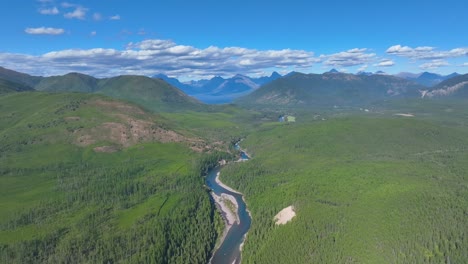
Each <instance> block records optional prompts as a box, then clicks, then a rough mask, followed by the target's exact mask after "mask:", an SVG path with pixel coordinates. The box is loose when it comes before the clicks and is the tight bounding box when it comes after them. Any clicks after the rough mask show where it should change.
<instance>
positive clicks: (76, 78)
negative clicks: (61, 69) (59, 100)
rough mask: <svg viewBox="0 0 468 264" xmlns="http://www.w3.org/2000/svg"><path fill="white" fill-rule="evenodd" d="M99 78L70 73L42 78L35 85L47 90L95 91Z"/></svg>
mask: <svg viewBox="0 0 468 264" xmlns="http://www.w3.org/2000/svg"><path fill="white" fill-rule="evenodd" d="M98 82H99V79H96V78H94V77H92V76H89V75H85V74H81V73H76V72H72V73H68V74H65V75H61V76H51V77H45V78H42V79H41V81H40V82H39V83H38V84H37V85H36V86H35V87H34V88H35V89H36V90H38V91H47V92H82V93H93V92H95V91H97V90H98Z"/></svg>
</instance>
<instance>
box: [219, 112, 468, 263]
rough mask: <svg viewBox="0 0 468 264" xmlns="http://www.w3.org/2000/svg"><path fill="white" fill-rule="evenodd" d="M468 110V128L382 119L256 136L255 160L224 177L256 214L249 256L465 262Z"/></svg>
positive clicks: (269, 129)
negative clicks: (278, 220)
mask: <svg viewBox="0 0 468 264" xmlns="http://www.w3.org/2000/svg"><path fill="white" fill-rule="evenodd" d="M466 109H467V108H466V107H465V108H464V109H463V110H464V111H465V112H464V114H460V115H462V119H461V120H463V121H464V123H465V127H464V128H463V129H460V128H452V127H447V125H446V124H444V125H438V124H436V123H433V122H430V121H421V120H418V119H417V117H411V118H408V117H387V118H382V115H376V116H373V117H372V118H362V117H347V118H335V119H331V120H326V121H320V122H319V121H317V122H314V123H296V124H288V125H281V124H280V123H277V124H276V125H269V126H264V127H263V129H262V130H261V131H258V132H255V133H252V134H250V135H248V136H247V138H246V139H245V140H244V141H242V143H241V145H242V147H243V148H244V149H247V151H248V152H249V154H251V155H252V157H253V158H252V159H251V160H250V161H249V162H245V163H234V164H230V165H228V167H226V168H225V169H223V171H222V173H221V180H222V181H223V182H224V183H226V184H228V185H229V186H231V187H233V188H234V189H236V190H239V191H240V192H242V193H244V194H245V197H246V202H247V204H248V205H249V209H250V210H251V213H252V227H251V230H250V231H249V234H248V239H247V241H246V243H245V245H244V248H243V249H244V251H243V253H242V256H243V262H246V263H447V262H450V263H464V262H466V259H467V258H468V255H467V251H466V248H468V240H467V239H466V238H467V236H468V222H467V221H466V208H468V192H467V188H468V185H467V181H466V179H467V177H468V163H467V162H466V160H467V158H468V149H467V148H466V146H468V137H467V136H466V135H467V131H468V130H467V128H466V114H467V113H468V112H467V110H466ZM460 110H461V109H460ZM426 111H427V110H426ZM301 119H303V118H300V117H299V120H301ZM290 205H292V206H293V207H294V211H295V213H296V217H295V218H293V219H292V221H291V222H289V223H287V224H285V225H284V226H278V225H275V220H274V217H275V215H276V214H277V213H278V212H279V211H281V209H283V208H285V207H288V206H290Z"/></svg>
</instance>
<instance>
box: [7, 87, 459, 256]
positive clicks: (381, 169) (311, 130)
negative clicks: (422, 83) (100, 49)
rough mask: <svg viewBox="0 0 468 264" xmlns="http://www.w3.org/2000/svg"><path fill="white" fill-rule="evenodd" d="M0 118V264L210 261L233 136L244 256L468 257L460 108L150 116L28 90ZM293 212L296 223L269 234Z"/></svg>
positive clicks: (393, 106) (415, 104)
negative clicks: (246, 215)
mask: <svg viewBox="0 0 468 264" xmlns="http://www.w3.org/2000/svg"><path fill="white" fill-rule="evenodd" d="M377 107H380V109H378V108H377ZM447 109H448V110H450V111H448V110H447ZM453 109H456V110H453ZM0 110H1V111H0V141H1V144H0V180H1V185H0V194H1V196H0V210H1V214H0V262H2V263H207V262H208V261H209V259H210V257H211V255H212V253H213V250H214V249H215V246H216V243H217V242H219V237H220V235H221V233H222V232H223V228H224V223H223V220H222V218H221V216H220V214H219V213H218V212H217V211H216V209H215V206H214V205H213V204H212V202H211V201H210V196H209V190H208V188H207V187H206V186H205V182H204V181H205V179H204V177H203V176H204V175H205V174H206V173H207V172H208V170H209V169H211V168H213V167H214V166H216V165H217V164H218V161H219V160H221V159H227V160H234V159H236V158H237V155H238V153H237V151H236V150H235V149H233V148H232V146H233V144H234V142H237V141H238V140H239V139H240V138H244V140H243V141H242V142H241V146H242V148H243V149H245V150H246V151H247V152H248V153H249V154H250V155H251V156H252V157H253V158H252V159H251V160H250V161H249V162H239V163H237V162H229V163H228V165H226V166H225V167H224V168H223V169H222V172H221V179H222V181H223V182H225V183H226V184H228V185H229V186H231V187H233V188H235V189H237V190H239V191H241V192H242V193H243V194H244V197H245V199H246V203H247V205H248V208H249V210H250V212H251V213H252V226H251V229H250V230H249V232H248V236H247V240H246V242H245V245H244V247H243V252H242V261H243V263H464V262H466V260H467V259H468V251H467V250H466V248H468V234H467V231H468V222H467V221H466V216H467V214H468V211H467V208H468V185H467V177H468V174H467V172H468V163H467V162H466V160H468V147H467V146H468V137H467V136H466V135H467V133H468V123H467V122H466V117H468V111H467V110H466V104H465V102H462V101H460V102H458V103H457V102H455V101H453V102H452V101H450V102H448V103H447V104H444V103H437V102H433V101H428V102H421V101H417V100H413V101H411V100H410V101H404V100H402V101H398V102H391V103H390V102H385V103H382V104H381V105H380V106H375V108H374V109H373V110H372V111H371V112H369V113H363V111H361V110H359V109H333V110H330V109H328V110H323V109H315V110H304V109H301V110H300V111H299V110H296V111H295V110H294V109H287V110H285V109H283V110H281V109H269V110H265V109H264V110H260V109H256V110H246V109H241V108H238V107H236V106H234V105H227V106H222V107H215V108H212V109H210V110H209V111H205V112H195V111H187V112H166V113H158V114H154V113H152V112H148V111H147V110H144V109H142V108H139V107H138V106H136V105H133V104H130V103H125V102H122V101H117V100H113V99H110V98H106V97H104V96H101V95H89V94H78V93H63V94H62V93H57V94H48V93H42V92H33V93H30V92H25V93H17V94H6V95H2V96H0ZM402 111H405V112H411V113H413V114H414V115H406V116H402V115H396V114H398V113H400V112H402ZM285 114H286V115H293V116H294V117H295V120H296V122H294V123H292V122H277V121H276V120H277V117H278V116H279V115H285ZM290 205H292V206H294V210H295V212H296V217H295V218H293V219H292V221H291V222H289V223H287V224H285V225H281V226H277V225H275V223H274V220H273V218H274V216H275V215H276V214H277V213H278V212H279V211H280V210H281V209H283V208H285V207H288V206H290Z"/></svg>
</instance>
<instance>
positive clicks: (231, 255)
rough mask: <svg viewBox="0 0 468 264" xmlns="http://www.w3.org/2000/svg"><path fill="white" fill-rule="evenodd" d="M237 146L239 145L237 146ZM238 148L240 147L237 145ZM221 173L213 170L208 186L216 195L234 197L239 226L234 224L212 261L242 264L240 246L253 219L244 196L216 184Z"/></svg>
mask: <svg viewBox="0 0 468 264" xmlns="http://www.w3.org/2000/svg"><path fill="white" fill-rule="evenodd" d="M236 145H237V144H236ZM237 146H238V145H237ZM241 156H242V158H243V159H244V158H245V159H246V160H247V159H249V157H248V156H247V155H246V154H245V153H244V152H242V153H241ZM219 171H220V168H219V167H216V168H214V169H212V170H211V171H210V172H209V173H208V175H207V177H206V184H207V185H208V187H210V188H211V189H212V191H213V192H214V193H215V194H216V195H221V194H222V193H225V194H229V195H232V196H234V198H235V199H236V200H237V204H238V205H239V208H238V212H237V213H238V215H239V220H240V223H239V224H233V225H232V227H231V229H230V230H229V232H228V233H227V235H226V237H225V239H224V241H223V243H222V244H221V246H220V247H219V248H218V249H217V250H216V251H215V252H214V254H213V258H212V259H211V263H212V264H221V263H229V264H231V263H240V261H241V251H240V245H241V244H242V242H243V241H244V238H245V234H247V232H248V231H249V228H250V224H251V223H252V219H251V218H250V215H249V213H248V212H247V206H246V204H245V202H244V200H243V199H242V195H241V194H238V193H234V192H231V191H229V190H226V189H224V188H223V187H221V186H220V185H218V184H217V183H216V180H215V179H216V174H217V173H218V172H219Z"/></svg>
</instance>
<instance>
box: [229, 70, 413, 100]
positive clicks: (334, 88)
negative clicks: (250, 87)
mask: <svg viewBox="0 0 468 264" xmlns="http://www.w3.org/2000/svg"><path fill="white" fill-rule="evenodd" d="M420 88H421V86H419V85H417V84H414V83H413V82H410V81H407V80H404V79H401V78H397V77H394V76H389V75H370V76H366V75H352V74H344V73H324V74H302V73H295V74H291V75H289V76H287V77H283V78H281V79H278V80H276V81H273V82H271V83H269V84H266V85H264V86H262V87H261V88H259V89H257V90H256V91H254V92H252V93H251V94H249V95H247V96H244V97H242V98H239V99H238V100H237V102H238V103H240V104H249V105H277V106H290V107H316V106H333V105H358V104H366V103H370V102H374V101H378V100H383V99H388V98H395V97H406V96H408V97H416V96H418V94H419V92H418V89H420Z"/></svg>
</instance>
